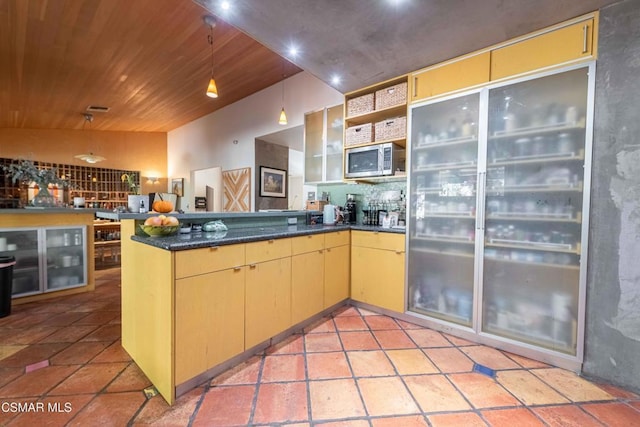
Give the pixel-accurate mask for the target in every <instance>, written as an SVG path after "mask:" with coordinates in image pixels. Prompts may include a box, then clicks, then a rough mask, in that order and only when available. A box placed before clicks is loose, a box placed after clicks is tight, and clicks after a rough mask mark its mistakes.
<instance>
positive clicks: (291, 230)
mask: <svg viewBox="0 0 640 427" xmlns="http://www.w3.org/2000/svg"><path fill="white" fill-rule="evenodd" d="M300 227H302V228H300ZM343 230H356V231H368V232H383V233H395V234H405V230H403V229H394V228H382V227H371V226H358V225H316V226H291V227H269V230H265V229H264V228H261V227H255V228H246V229H242V230H241V231H242V232H243V233H246V234H244V235H241V236H233V237H226V233H225V234H223V233H207V232H198V233H189V234H185V235H180V234H178V235H175V236H169V237H143V236H137V235H133V236H131V240H133V241H135V242H138V243H143V244H146V245H150V246H154V247H156V248H160V249H165V250H169V251H182V250H189V249H199V248H208V247H213V246H225V245H234V244H240V243H251V242H259V241H263V240H270V239H284V238H288V237H298V236H306V235H309V234H320V233H331V232H335V231H343ZM234 231H235V232H238V231H240V230H234ZM181 236H183V237H182V238H184V239H185V241H184V242H180V241H176V239H180V238H181ZM216 236H221V237H216ZM194 237H195V239H194V240H192V238H194Z"/></svg>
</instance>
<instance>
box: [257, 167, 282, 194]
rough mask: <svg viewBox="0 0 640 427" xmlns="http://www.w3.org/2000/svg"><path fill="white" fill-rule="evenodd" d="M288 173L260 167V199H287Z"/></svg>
mask: <svg viewBox="0 0 640 427" xmlns="http://www.w3.org/2000/svg"><path fill="white" fill-rule="evenodd" d="M286 187H287V171H286V170H282V169H274V168H269V167H266V166H260V197H287V188H286Z"/></svg>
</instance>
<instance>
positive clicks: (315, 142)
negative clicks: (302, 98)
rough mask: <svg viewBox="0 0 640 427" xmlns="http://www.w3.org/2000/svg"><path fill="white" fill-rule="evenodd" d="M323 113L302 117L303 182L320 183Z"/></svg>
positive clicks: (318, 112) (321, 111) (317, 112)
mask: <svg viewBox="0 0 640 427" xmlns="http://www.w3.org/2000/svg"><path fill="white" fill-rule="evenodd" d="M323 132H324V111H323V110H320V111H315V112H313V113H308V114H305V116H304V135H305V137H304V182H321V181H322V169H323V164H322V150H323V148H322V145H323V144H322V142H323Z"/></svg>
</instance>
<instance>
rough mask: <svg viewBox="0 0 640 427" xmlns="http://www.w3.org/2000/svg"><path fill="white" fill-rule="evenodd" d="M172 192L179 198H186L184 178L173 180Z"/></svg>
mask: <svg viewBox="0 0 640 427" xmlns="http://www.w3.org/2000/svg"><path fill="white" fill-rule="evenodd" d="M171 192H172V193H173V194H177V195H178V196H180V197H182V196H184V178H173V179H172V180H171Z"/></svg>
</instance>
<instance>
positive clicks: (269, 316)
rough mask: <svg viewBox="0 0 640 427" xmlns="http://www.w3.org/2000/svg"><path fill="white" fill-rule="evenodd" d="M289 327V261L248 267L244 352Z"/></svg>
mask: <svg viewBox="0 0 640 427" xmlns="http://www.w3.org/2000/svg"><path fill="white" fill-rule="evenodd" d="M290 326H291V257H287V258H280V259H275V260H272V261H267V262H262V263H257V264H250V265H249V266H248V267H247V274H246V281H245V332H244V343H245V349H246V350H248V349H250V348H251V347H253V346H255V345H257V344H260V343H261V342H263V341H265V340H267V339H269V338H271V337H273V336H275V335H277V334H278V333H280V332H282V331H284V330H285V329H287V328H289V327H290Z"/></svg>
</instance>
